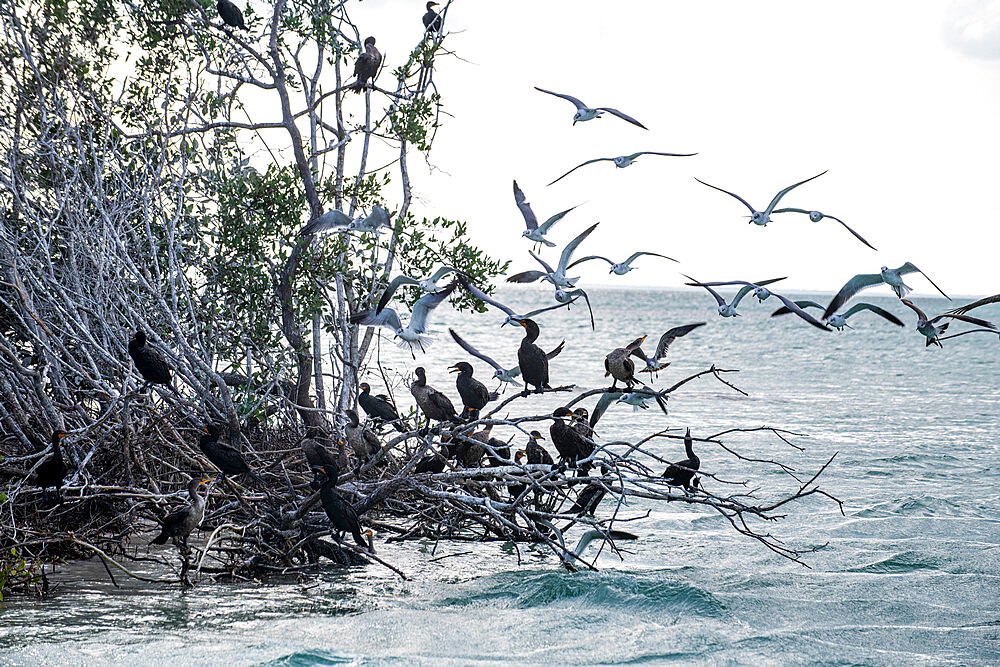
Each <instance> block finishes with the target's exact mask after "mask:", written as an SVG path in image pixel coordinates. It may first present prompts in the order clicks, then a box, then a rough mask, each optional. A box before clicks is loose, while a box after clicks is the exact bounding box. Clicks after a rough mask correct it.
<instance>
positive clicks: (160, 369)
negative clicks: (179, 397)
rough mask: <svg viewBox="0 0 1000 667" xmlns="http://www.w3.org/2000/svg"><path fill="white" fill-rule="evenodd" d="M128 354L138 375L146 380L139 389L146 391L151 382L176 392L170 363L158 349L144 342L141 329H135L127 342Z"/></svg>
mask: <svg viewBox="0 0 1000 667" xmlns="http://www.w3.org/2000/svg"><path fill="white" fill-rule="evenodd" d="M128 356H130V357H132V361H133V362H134V363H135V367H136V369H137V370H138V371H139V375H141V376H142V379H143V380H145V381H146V384H144V385H142V387H140V388H139V391H146V390H147V389H148V388H149V385H151V384H163V385H166V386H167V387H168V388H169V389H170V391H172V392H174V393H175V394H176V393H177V389H176V388H174V383H173V378H172V377H171V375H170V370H171V368H170V364H168V363H167V360H166V359H164V358H163V355H162V354H160V351H159V350H157V349H155V348H152V347H150V346H149V345H147V344H146V332H145V331H143V330H142V329H139V330H138V331H136V332H135V337H134V338H133V339H132V340H130V341H129V342H128Z"/></svg>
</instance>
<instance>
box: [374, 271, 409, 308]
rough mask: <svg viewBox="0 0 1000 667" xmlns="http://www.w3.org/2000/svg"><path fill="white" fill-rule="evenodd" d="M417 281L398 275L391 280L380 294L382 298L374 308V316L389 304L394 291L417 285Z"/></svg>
mask: <svg viewBox="0 0 1000 667" xmlns="http://www.w3.org/2000/svg"><path fill="white" fill-rule="evenodd" d="M418 284H420V281H419V280H414V279H413V278H411V277H409V276H404V275H398V276H396V277H395V278H393V279H392V282H390V283H389V286H388V287H386V288H385V291H384V292H382V297H381V298H380V299H379V300H378V305H377V306H375V314H376V315H378V314H379V313H381V312H382V310H383V309H384V308H385V307H386V306H387V305H388V304H389V300H390V299H392V295H393V294H395V293H396V290H397V289H399V288H400V287H401V286H403V285H418Z"/></svg>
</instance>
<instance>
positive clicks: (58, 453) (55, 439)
mask: <svg viewBox="0 0 1000 667" xmlns="http://www.w3.org/2000/svg"><path fill="white" fill-rule="evenodd" d="M65 437H66V432H65V431H53V432H52V455H51V456H50V457H49V458H47V459H45V460H44V461H42V464H41V465H40V466H38V468H37V469H36V470H35V475H34V476H33V477H32V478H31V479H32V482H33V483H34V484H35V486H37V487H39V488H40V489H41V490H42V491H43V492H44V493H45V496H46V497H48V493H49V487H55V490H56V498H61V497H62V483H63V478H64V477H66V463H65V462H64V461H63V457H62V450H61V449H60V448H59V441H60V440H62V439H63V438H65Z"/></svg>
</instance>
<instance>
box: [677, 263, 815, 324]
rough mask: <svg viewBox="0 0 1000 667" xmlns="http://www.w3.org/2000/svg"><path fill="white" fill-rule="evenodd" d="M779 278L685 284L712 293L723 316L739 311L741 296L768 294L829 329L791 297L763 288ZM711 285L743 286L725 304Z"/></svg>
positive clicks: (767, 295)
mask: <svg viewBox="0 0 1000 667" xmlns="http://www.w3.org/2000/svg"><path fill="white" fill-rule="evenodd" d="M684 277H685V278H689V279H690V280H694V279H693V278H691V277H690V276H684ZM779 280H784V278H775V279H772V280H763V281H761V282H759V283H748V282H746V281H745V280H731V281H729V282H716V283H699V282H698V281H696V280H695V281H694V282H693V283H685V284H686V285H691V286H692V287H704V288H705V289H707V290H708V291H709V292H710V293H711V294H712V296H714V297H715V300H716V301H717V302H718V303H719V315H722V316H723V317H733V316H735V315H738V314H739V313H737V312H736V306H737V305H739V302H740V300H741V299H742V298H743V297H745V296H746V295H747V294H750V293H751V292H752V293H753V294H754V296H756V297H757V298H758V299H759V300H760V301H764V300H765V299H767V298H768V297H770V296H773V297H775V298H777V299H778V300H780V301H781V303H783V304H785V307H786V308H788V309H789V310H790V311H792V312H793V313H795V314H796V315H798V316H799V317H801V318H802V319H804V320H805V321H806V322H808V323H809V324H811V325H813V326H814V327H816V328H818V329H822V330H823V331H829V328H828V327H827V326H826V325H825V324H823V323H822V322H820V321H819V320H817V319H816V318H815V317H813V316H812V315H810V314H809V313H807V312H806V311H804V310H802V309H801V308H799V307H798V306H797V305H795V302H794V301H792V300H791V299H789V298H787V297H784V296H782V295H780V294H778V293H777V292H772V291H770V290H767V289H764V288H763V286H764V285H768V284H770V283H773V282H777V281H779ZM713 285H717V286H721V285H743V287H741V288H740V291H739V292H737V293H736V297H735V298H734V299H733V301H732V303H729V304H727V303H726V300H725V299H723V298H722V297H721V296H719V293H718V292H716V291H715V290H713V289H712V286H713Z"/></svg>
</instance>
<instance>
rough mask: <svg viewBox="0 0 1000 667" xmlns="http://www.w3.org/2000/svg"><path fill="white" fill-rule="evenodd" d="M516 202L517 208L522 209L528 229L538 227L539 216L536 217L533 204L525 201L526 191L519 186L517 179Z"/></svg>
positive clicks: (515, 186) (515, 182) (515, 183)
mask: <svg viewBox="0 0 1000 667" xmlns="http://www.w3.org/2000/svg"><path fill="white" fill-rule="evenodd" d="M514 202H515V203H516V204H517V208H518V209H520V211H521V215H522V216H524V224H525V225H527V227H528V231H529V232H530V231H534V230H536V229H538V218H536V217H535V212H534V211H532V210H531V204H529V203H528V202H527V201H525V198H524V192H523V191H522V190H521V188H519V187H517V181H514Z"/></svg>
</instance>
